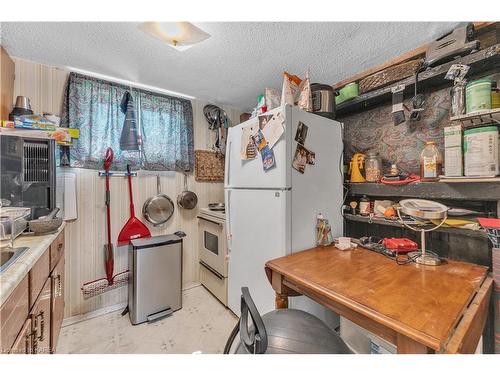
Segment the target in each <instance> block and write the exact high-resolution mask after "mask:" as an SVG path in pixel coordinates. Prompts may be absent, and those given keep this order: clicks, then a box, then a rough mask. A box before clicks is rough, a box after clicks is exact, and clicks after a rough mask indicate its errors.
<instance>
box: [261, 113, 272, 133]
mask: <svg viewBox="0 0 500 375" xmlns="http://www.w3.org/2000/svg"><path fill="white" fill-rule="evenodd" d="M272 118H273V115H261V116H259V129H260V130H262V129H264V128H265V127H266V125H267V123H268V122H269V121H271V119H272Z"/></svg>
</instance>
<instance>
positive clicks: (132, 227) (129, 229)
mask: <svg viewBox="0 0 500 375" xmlns="http://www.w3.org/2000/svg"><path fill="white" fill-rule="evenodd" d="M127 173H128V191H129V195H130V218H129V219H128V221H127V222H126V223H125V225H124V226H123V228H122V230H121V231H120V234H119V235H118V245H126V244H128V243H129V242H130V240H133V239H134V238H141V237H151V232H150V231H149V229H148V227H147V226H145V225H144V223H143V222H142V221H140V220H139V219H138V218H136V217H135V210H134V197H133V196H132V176H131V175H130V165H127Z"/></svg>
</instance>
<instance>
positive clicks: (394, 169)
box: [389, 164, 399, 176]
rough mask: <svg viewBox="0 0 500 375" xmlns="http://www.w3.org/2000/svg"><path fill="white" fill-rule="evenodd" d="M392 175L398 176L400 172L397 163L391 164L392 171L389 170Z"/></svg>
mask: <svg viewBox="0 0 500 375" xmlns="http://www.w3.org/2000/svg"><path fill="white" fill-rule="evenodd" d="M389 174H390V175H391V176H397V175H398V174H399V171H398V167H397V165H396V164H391V171H390V172H389Z"/></svg>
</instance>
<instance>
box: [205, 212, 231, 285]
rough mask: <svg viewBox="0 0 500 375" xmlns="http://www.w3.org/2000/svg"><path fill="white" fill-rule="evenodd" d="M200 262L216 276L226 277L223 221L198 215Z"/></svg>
mask: <svg viewBox="0 0 500 375" xmlns="http://www.w3.org/2000/svg"><path fill="white" fill-rule="evenodd" d="M198 232H199V248H200V263H201V264H202V266H204V267H205V268H207V269H208V270H209V271H211V272H212V273H214V274H215V275H216V276H217V277H219V278H221V277H227V263H226V238H225V235H224V233H225V230H224V222H223V221H219V220H217V219H216V218H212V217H206V216H198Z"/></svg>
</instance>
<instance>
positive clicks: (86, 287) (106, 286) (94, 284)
mask: <svg viewBox="0 0 500 375" xmlns="http://www.w3.org/2000/svg"><path fill="white" fill-rule="evenodd" d="M128 279H129V271H128V270H127V271H123V272H120V273H117V274H116V275H115V276H113V282H112V283H110V282H108V279H107V278H105V277H103V278H101V279H97V280H94V281H89V282H87V283H85V284H83V285H82V288H81V289H82V294H83V299H88V298H91V297H95V296H98V295H99V294H102V293H106V292H109V291H110V290H113V289H116V288H119V287H121V286H125V285H127V284H128Z"/></svg>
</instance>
